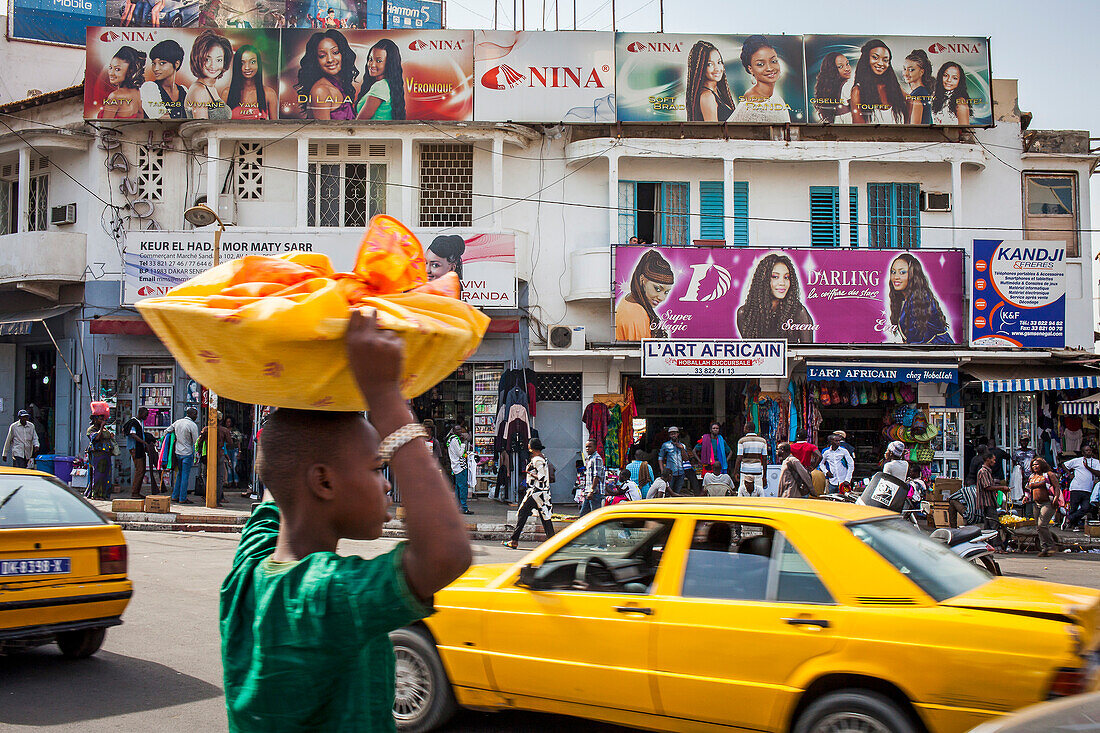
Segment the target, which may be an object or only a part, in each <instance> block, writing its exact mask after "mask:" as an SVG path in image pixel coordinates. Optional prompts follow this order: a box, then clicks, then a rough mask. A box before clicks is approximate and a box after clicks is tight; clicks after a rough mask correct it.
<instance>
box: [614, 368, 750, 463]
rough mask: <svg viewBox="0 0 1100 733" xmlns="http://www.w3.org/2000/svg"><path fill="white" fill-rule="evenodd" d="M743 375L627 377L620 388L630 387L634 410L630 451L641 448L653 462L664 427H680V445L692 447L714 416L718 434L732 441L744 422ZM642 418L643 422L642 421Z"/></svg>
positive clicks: (663, 437)
mask: <svg viewBox="0 0 1100 733" xmlns="http://www.w3.org/2000/svg"><path fill="white" fill-rule="evenodd" d="M750 383H751V380H745V379H660V378H640V377H630V378H629V379H627V380H625V384H624V389H625V388H626V386H630V387H632V388H633V389H634V402H635V405H636V406H637V410H638V418H637V422H636V423H635V429H634V435H635V445H634V448H632V449H631V455H630V458H631V459H632V458H633V451H634V450H637V449H641V450H643V451H645V452H646V453H647V454H648V455H649V456H650V458H649V460H652V461H653V465H657V464H656V459H657V451H658V449H659V448H660V446H661V443H662V442H663V441H665V440H666V439H667V435H668V433H667V430H668V428H669V427H671V426H673V425H675V426H676V427H678V428H680V437H681V438H682V439H683V441H684V445H686V446H687V447H688V448H693V447H694V446H695V443H696V441H698V440H699V438H700V437H701V436H702V435H703V434H704V433H706V432H707V431H709V430H710V424H711V423H712V422H713V421H715V420H717V421H718V423H719V424H720V425H721V426H722V434H723V435H724V436H725V438H726V440H728V441H730V443H731V444H732V443H733V442H734V441H736V440H737V439H738V438H739V437H740V436H741V427H742V425H744V422H745V418H744V408H745V390H746V389H747V388H748V386H749V384H750ZM642 421H644V424H643V423H642Z"/></svg>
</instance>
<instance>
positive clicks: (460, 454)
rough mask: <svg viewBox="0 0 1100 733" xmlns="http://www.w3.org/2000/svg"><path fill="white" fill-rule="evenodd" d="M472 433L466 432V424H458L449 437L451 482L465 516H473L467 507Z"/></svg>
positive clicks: (448, 454) (448, 453) (448, 451)
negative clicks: (468, 462) (468, 461)
mask: <svg viewBox="0 0 1100 733" xmlns="http://www.w3.org/2000/svg"><path fill="white" fill-rule="evenodd" d="M469 440H470V433H469V431H468V430H466V425H465V423H463V422H461V421H459V422H456V423H455V425H454V427H453V428H451V434H450V435H448V436H447V458H448V460H450V462H451V482H452V483H453V485H454V490H455V498H457V499H458V506H459V509H460V510H461V511H462V513H463V514H473V512H472V511H470V507H469V506H468V505H467V501H468V499H469V493H470V484H469V474H468V473H467V469H468V468H469V465H468V464H467V460H468V454H469V449H470V446H469Z"/></svg>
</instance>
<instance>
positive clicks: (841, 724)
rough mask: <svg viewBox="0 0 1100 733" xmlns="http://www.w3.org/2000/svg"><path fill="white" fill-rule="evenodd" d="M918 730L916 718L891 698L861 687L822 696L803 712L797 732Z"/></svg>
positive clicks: (895, 732)
mask: <svg viewBox="0 0 1100 733" xmlns="http://www.w3.org/2000/svg"><path fill="white" fill-rule="evenodd" d="M847 730H858V731H866V733H917V728H916V726H914V725H913V721H912V720H911V719H910V718H909V716H908V715H906V713H905V711H904V710H902V709H901V708H899V707H898V705H897V703H895V702H894V701H893V700H891V699H890V698H888V697H886V696H884V695H880V694H879V693H877V692H872V691H870V690H860V689H854V688H853V689H847V690H838V691H837V692H830V693H829V694H827V695H823V696H822V697H819V698H818V699H817V700H814V701H813V702H812V703H810V705H809V706H808V707H807V708H806V709H805V710H804V711H802V714H801V715H800V716H798V720H797V721H796V722H795V725H794V733H831V732H832V731H847Z"/></svg>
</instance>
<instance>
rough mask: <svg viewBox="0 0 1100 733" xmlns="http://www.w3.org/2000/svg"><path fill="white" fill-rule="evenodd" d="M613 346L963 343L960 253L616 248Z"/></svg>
mask: <svg viewBox="0 0 1100 733" xmlns="http://www.w3.org/2000/svg"><path fill="white" fill-rule="evenodd" d="M614 259H615V294H614V297H615V338H616V340H619V341H641V340H643V339H650V338H654V339H720V338H727V339H728V338H740V339H783V340H785V341H787V342H788V343H792V344H799V343H805V344H808V343H818V344H881V343H904V344H926V345H945V346H946V345H951V344H959V343H965V339H966V329H965V328H964V325H965V324H964V319H965V316H964V313H963V293H964V290H963V253H962V252H961V251H958V250H935V251H933V250H906V251H902V252H899V251H897V250H894V251H889V250H874V251H869V250H848V251H844V250H823V249H782V250H781V249H775V250H768V249H739V248H738V249H719V250H704V249H697V248H689V247H684V248H681V247H672V248H655V247H616V248H615V255H614Z"/></svg>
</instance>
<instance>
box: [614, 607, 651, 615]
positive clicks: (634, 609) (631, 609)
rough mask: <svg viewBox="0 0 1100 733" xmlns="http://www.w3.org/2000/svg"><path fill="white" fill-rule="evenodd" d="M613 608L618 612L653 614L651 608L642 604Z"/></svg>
mask: <svg viewBox="0 0 1100 733" xmlns="http://www.w3.org/2000/svg"><path fill="white" fill-rule="evenodd" d="M614 608H615V610H616V611H618V612H619V613H641V614H644V615H646V616H652V615H653V609H652V608H644V607H642V606H615V607H614Z"/></svg>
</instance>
